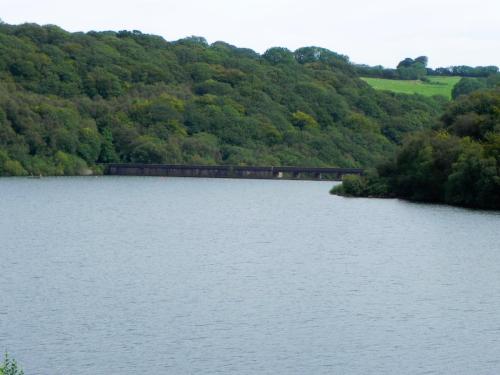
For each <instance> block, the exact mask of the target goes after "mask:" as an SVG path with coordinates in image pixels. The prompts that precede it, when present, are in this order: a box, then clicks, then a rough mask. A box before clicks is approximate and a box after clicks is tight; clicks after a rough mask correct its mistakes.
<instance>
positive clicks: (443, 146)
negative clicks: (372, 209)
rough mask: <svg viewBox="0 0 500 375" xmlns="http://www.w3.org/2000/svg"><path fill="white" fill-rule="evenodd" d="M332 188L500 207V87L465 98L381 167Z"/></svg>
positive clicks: (353, 193) (348, 192)
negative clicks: (433, 127)
mask: <svg viewBox="0 0 500 375" xmlns="http://www.w3.org/2000/svg"><path fill="white" fill-rule="evenodd" d="M333 192H334V193H339V194H344V195H350V196H379V197H401V198H406V199H410V200H415V201H425V202H444V203H448V204H452V205H458V206H465V207H476V208H485V209H497V210H498V209H500V89H498V88H497V89H489V90H481V91H476V92H473V93H472V94H470V95H466V96H460V97H459V98H458V99H457V100H456V101H455V102H453V103H451V104H450V105H449V107H448V109H447V110H446V112H445V113H444V115H443V116H442V118H441V121H440V124H439V126H438V127H437V129H434V130H428V131H424V132H418V133H415V134H413V135H411V136H409V137H408V138H407V139H406V140H405V142H404V144H403V146H402V147H401V148H400V149H399V150H398V151H397V152H396V154H395V156H394V157H393V158H391V159H388V161H386V162H384V163H382V164H381V165H380V166H379V167H378V168H377V170H376V171H371V172H370V173H369V174H368V175H367V176H365V177H363V178H358V177H349V178H347V180H346V183H344V184H343V185H342V186H340V187H337V188H335V189H334V191H333Z"/></svg>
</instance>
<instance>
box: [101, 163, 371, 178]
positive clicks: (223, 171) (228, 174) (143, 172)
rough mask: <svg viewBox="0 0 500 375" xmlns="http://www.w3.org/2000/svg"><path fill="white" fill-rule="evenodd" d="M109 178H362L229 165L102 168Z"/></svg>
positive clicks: (331, 171)
mask: <svg viewBox="0 0 500 375" xmlns="http://www.w3.org/2000/svg"><path fill="white" fill-rule="evenodd" d="M104 174H105V175H110V176H161V177H204V178H247V179H273V180H276V179H288V180H327V181H340V180H342V176H345V175H352V174H354V175H362V174H363V169H360V168H315V167H253V166H229V165H169V164H105V165H104Z"/></svg>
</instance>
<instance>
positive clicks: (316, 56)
mask: <svg viewBox="0 0 500 375" xmlns="http://www.w3.org/2000/svg"><path fill="white" fill-rule="evenodd" d="M445 104H446V100H445V99H444V98H440V97H435V98H424V97H421V96H416V95H415V96H410V95H401V94H393V93H389V92H381V91H375V90H374V89H372V88H371V87H370V86H369V85H368V84H366V83H365V82H363V81H362V80H361V79H359V75H358V73H357V71H356V68H355V66H354V65H353V64H352V63H351V62H350V61H349V59H348V58H347V57H346V56H342V55H339V54H337V53H335V52H332V51H329V50H326V49H322V48H318V47H305V48H300V49H298V50H297V51H294V52H292V51H289V50H287V49H285V48H279V47H277V48H271V49H269V50H268V51H267V52H265V53H264V54H262V55H260V54H258V53H256V52H254V51H252V50H249V49H244V48H237V47H235V46H232V45H229V44H227V43H224V42H216V43H213V44H208V43H207V42H206V41H205V40H204V39H203V38H200V37H190V38H186V39H182V40H178V41H175V42H167V41H165V40H164V39H163V38H161V37H159V36H154V35H146V34H143V33H141V32H139V31H120V32H112V31H109V32H89V33H69V32H66V31H64V30H62V29H61V28H59V27H57V26H39V25H36V24H23V25H17V26H15V25H8V24H5V23H2V24H0V175H30V174H33V175H75V174H85V173H99V169H100V167H99V165H100V164H101V163H109V162H143V163H179V164H181V163H191V164H232V165H298V166H339V167H369V166H373V165H375V164H377V163H379V162H380V161H382V160H384V159H385V158H387V157H388V156H390V155H391V154H392V153H393V152H394V151H395V149H396V147H397V146H398V145H399V144H400V143H401V142H402V140H403V138H404V135H405V134H406V133H408V132H409V131H414V130H423V129H430V128H431V127H432V126H433V124H434V123H435V119H436V118H438V117H439V115H440V114H442V112H443V108H444V106H445Z"/></svg>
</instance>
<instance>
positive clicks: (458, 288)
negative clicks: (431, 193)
mask: <svg viewBox="0 0 500 375" xmlns="http://www.w3.org/2000/svg"><path fill="white" fill-rule="evenodd" d="M330 187H331V184H330V183H325V182H299V181H249V180H215V179H214V180H204V179H175V178H169V179H164V178H107V177H105V178H104V177H103V178H46V179H41V180H30V179H1V180H0V267H1V268H0V292H1V298H0V351H3V350H5V349H8V350H9V352H10V353H11V355H12V356H14V357H15V358H17V359H18V361H19V362H21V363H22V364H23V366H24V368H25V370H26V374H27V375H32V374H34V375H83V374H92V375H109V374H120V375H128V374H130V375H132V374H134V375H135V374H152V375H155V374H297V375H298V374H360V375H361V374H363V375H364V374H384V375H387V374H398V375H399V374H450V375H451V374H454V375H456V374H464V375H465V374H467V375H469V374H475V375H483V374H484V375H493V374H499V373H500V214H498V213H492V212H481V211H470V210H464V209H458V208H451V207H446V206H432V205H418V204H411V203H405V202H401V201H397V200H366V199H345V198H340V197H332V196H329V195H328V190H329V188H330Z"/></svg>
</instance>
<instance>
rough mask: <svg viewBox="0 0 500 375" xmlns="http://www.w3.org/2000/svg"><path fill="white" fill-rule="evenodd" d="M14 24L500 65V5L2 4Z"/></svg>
mask: <svg viewBox="0 0 500 375" xmlns="http://www.w3.org/2000/svg"><path fill="white" fill-rule="evenodd" d="M0 18H1V19H2V20H3V21H4V22H7V23H11V24H18V23H22V22H36V23H39V24H56V25H59V26H61V27H62V28H64V29H66V30H69V31H89V30H124V29H128V30H133V29H137V30H141V31H142V32H145V33H152V34H158V35H161V36H163V37H164V38H165V39H167V40H176V39H179V38H183V37H185V36H189V35H197V36H204V37H205V38H206V39H207V40H208V42H210V43H212V42H215V41H217V40H223V41H226V42H228V43H231V44H234V45H237V46H239V47H247V48H252V49H254V50H256V51H258V52H264V51H265V50H266V49H267V48H269V47H273V46H283V47H288V48H290V49H291V50H294V49H296V48H298V47H303V46H310V45H317V46H320V47H325V48H328V49H331V50H333V51H336V52H339V53H343V54H346V55H348V56H349V57H350V58H351V60H352V61H354V62H356V63H365V64H370V65H376V64H382V65H385V66H387V67H391V66H395V65H396V64H397V62H398V61H399V60H401V59H402V58H404V57H407V56H409V57H416V56H419V55H427V56H428V57H429V63H430V65H431V66H433V67H437V66H448V65H459V64H465V65H474V66H475V65H500V0H476V1H471V0H467V1H465V0H418V1H408V0H371V1H370V0H342V1H338V0H330V1H328V0H204V1H201V0H141V1H138V0H85V1H81V0H0Z"/></svg>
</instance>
